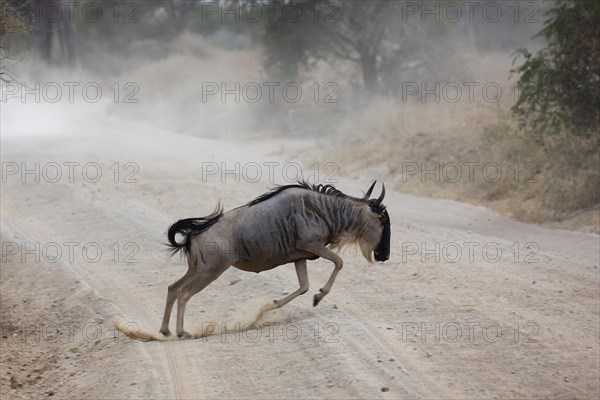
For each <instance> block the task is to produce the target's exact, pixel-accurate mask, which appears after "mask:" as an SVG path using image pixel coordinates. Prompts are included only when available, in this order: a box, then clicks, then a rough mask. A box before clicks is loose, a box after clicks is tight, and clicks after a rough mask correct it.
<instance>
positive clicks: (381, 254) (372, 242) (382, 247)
mask: <svg viewBox="0 0 600 400" xmlns="http://www.w3.org/2000/svg"><path fill="white" fill-rule="evenodd" d="M376 182H377V181H375V182H373V184H372V185H371V187H370V188H369V190H367V192H366V193H365V195H364V197H363V200H367V201H368V202H367V204H368V206H369V210H370V211H371V212H372V213H373V215H372V217H373V218H374V220H375V221H376V223H375V224H374V225H375V226H376V227H377V228H376V229H371V230H370V231H369V232H365V235H364V237H363V240H364V241H363V243H361V250H362V252H363V255H365V257H366V258H367V259H370V257H367V254H364V253H365V252H367V253H370V251H371V249H372V251H373V254H374V255H375V260H376V261H386V260H388V259H389V258H390V238H391V229H390V216H389V215H388V212H387V210H386V209H385V208H386V206H384V205H383V204H382V201H383V198H384V197H385V185H383V186H382V189H381V194H380V195H379V197H378V198H377V199H369V197H370V196H371V193H372V192H373V188H374V187H375V183H376ZM368 247H370V249H369V248H368ZM369 256H370V254H369Z"/></svg>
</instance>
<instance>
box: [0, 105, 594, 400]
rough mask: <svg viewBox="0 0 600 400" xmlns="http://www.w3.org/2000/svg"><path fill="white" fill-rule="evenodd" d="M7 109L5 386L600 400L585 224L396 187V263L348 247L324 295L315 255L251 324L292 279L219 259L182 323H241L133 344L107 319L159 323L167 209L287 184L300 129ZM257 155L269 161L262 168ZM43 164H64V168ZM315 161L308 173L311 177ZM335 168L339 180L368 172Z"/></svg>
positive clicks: (97, 392)
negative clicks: (205, 126)
mask: <svg viewBox="0 0 600 400" xmlns="http://www.w3.org/2000/svg"><path fill="white" fill-rule="evenodd" d="M70 112H72V111H71V110H70ZM6 115H7V114H5V112H4V111H3V115H2V117H3V121H2V125H3V126H2V128H3V131H2V134H3V136H2V162H3V183H2V220H1V221H2V230H1V234H2V267H1V283H0V284H1V286H0V289H1V296H2V298H1V300H2V301H1V310H0V311H1V318H2V319H1V323H2V339H1V344H0V346H1V364H0V370H1V371H0V384H1V386H0V389H1V391H2V396H3V397H4V398H23V399H24V398H46V397H49V396H53V397H55V398H250V397H255V398H274V399H275V398H277V399H279V398H323V397H327V398H390V399H391V398H394V399H396V398H542V397H550V398H597V397H598V396H599V395H600V387H599V385H600V383H599V382H600V380H599V376H600V366H599V362H600V361H599V360H600V351H599V343H600V340H599V339H600V337H599V321H600V316H599V270H598V265H599V253H600V249H599V240H598V236H597V235H594V234H585V233H577V232H568V231H561V230H551V229H548V228H544V227H539V226H535V225H529V224H524V223H520V222H515V221H512V220H510V219H507V218H505V217H501V216H499V215H497V214H495V213H493V212H491V211H489V210H486V209H484V208H480V207H474V206H470V205H466V204H461V203H457V202H452V201H443V200H431V199H425V198H417V197H412V196H407V195H403V194H400V193H394V192H390V193H389V194H388V195H387V197H386V201H385V203H386V204H387V205H388V210H389V213H390V217H391V219H392V230H393V232H392V242H393V243H392V256H391V259H390V260H389V261H388V262H386V263H383V264H374V265H371V266H369V265H368V264H367V262H366V261H365V260H364V259H361V258H360V257H359V256H358V255H357V253H356V252H355V251H353V250H349V251H347V252H346V253H345V254H344V259H345V267H344V269H343V271H342V272H341V273H340V275H339V278H338V280H337V282H336V284H335V285H334V288H333V291H332V292H331V293H330V294H329V295H328V296H327V297H326V298H325V299H324V300H323V301H322V302H321V304H320V305H319V306H318V307H317V308H313V307H312V294H314V293H315V291H317V290H318V288H319V287H321V286H322V285H323V283H324V282H325V281H326V279H327V277H328V276H329V273H330V272H331V265H329V264H328V263H326V262H312V263H309V278H310V282H311V290H310V291H309V294H307V295H305V296H302V297H300V298H298V299H296V300H294V301H293V302H291V303H290V304H289V305H287V306H286V307H284V308H283V309H281V310H277V311H274V312H271V313H269V314H267V315H266V316H264V317H263V318H262V319H261V320H260V321H258V322H257V323H256V324H254V325H249V324H250V323H251V322H254V321H255V317H256V314H257V313H258V310H259V309H260V307H261V306H262V305H263V304H265V303H267V302H270V301H271V300H273V299H275V298H279V297H281V295H282V293H287V292H291V291H293V290H295V289H296V287H297V284H298V283H297V279H296V276H295V271H294V268H293V267H292V266H291V265H290V266H283V267H280V268H277V269H275V270H272V271H268V272H265V273H261V274H259V275H256V274H251V273H246V272H242V271H238V270H235V269H233V268H232V269H230V270H228V271H227V272H226V273H225V274H224V275H223V276H222V277H221V278H220V279H219V280H217V281H216V282H215V283H213V284H212V285H210V286H209V287H208V288H207V289H206V290H205V291H203V292H201V293H200V294H198V295H197V296H196V297H194V298H193V299H192V300H191V301H190V303H189V304H188V307H187V313H186V317H187V318H186V327H187V328H188V330H189V331H192V332H199V331H201V330H202V329H203V328H206V326H209V325H210V326H217V327H219V328H221V327H222V324H225V327H226V328H227V329H232V328H235V326H236V323H238V324H240V325H239V326H240V327H241V328H242V332H238V333H228V334H216V335H213V336H210V337H207V338H203V339H197V340H189V341H178V340H167V341H154V342H142V341H138V340H131V339H128V338H126V337H125V336H124V335H122V334H121V333H119V332H117V331H115V330H114V327H113V324H114V323H115V322H118V323H121V324H128V326H129V327H132V328H135V327H137V328H138V329H142V330H144V331H148V332H154V333H156V332H157V331H158V328H159V325H160V321H161V317H162V312H163V307H164V300H165V296H166V291H167V286H168V285H169V284H171V283H172V282H174V281H175V280H176V279H177V278H179V277H180V276H181V275H182V274H183V273H184V272H185V270H186V266H185V262H184V261H183V260H181V259H180V258H179V257H173V258H170V257H169V254H168V252H167V251H166V250H165V247H164V246H163V243H164V242H165V241H166V236H165V233H166V229H167V228H168V226H169V224H170V223H172V222H174V221H175V220H176V219H178V218H182V217H191V216H202V215H206V214H209V213H210V212H211V211H212V210H213V208H214V207H215V205H216V202H217V200H219V199H220V200H222V201H223V203H224V205H225V207H226V208H232V207H235V206H238V205H240V204H243V203H245V202H247V201H249V200H251V199H252V198H254V197H255V196H257V195H259V194H261V193H263V192H264V191H265V190H266V189H267V188H269V187H270V186H272V184H273V183H285V182H286V181H285V179H284V178H285V176H284V175H282V174H283V169H282V166H284V164H281V163H283V162H284V161H287V162H289V161H293V160H294V159H295V154H296V149H297V148H298V146H299V143H298V141H297V140H296V141H294V140H282V139H279V140H264V139H263V140H260V141H259V140H256V141H252V142H231V141H221V140H208V139H202V138H194V137H187V136H178V135H174V134H172V133H169V132H164V131H161V130H160V129H157V128H154V127H152V126H146V125H144V124H143V123H142V122H135V123H133V122H129V123H126V122H123V121H121V120H117V119H112V118H110V117H104V118H101V119H99V118H91V119H86V118H88V117H89V114H86V113H85V110H83V111H82V112H81V113H73V114H72V116H71V118H70V119H69V121H71V122H70V123H66V125H65V126H47V127H46V129H45V130H44V129H42V130H41V131H40V129H39V128H33V127H30V126H29V125H27V124H26V123H17V122H18V121H17V120H18V118H17V116H16V114H13V117H10V118H7V117H6ZM30 115H33V114H30ZM11 118H12V119H11ZM63 121H64V120H63ZM82 121H83V122H85V121H87V123H85V124H82ZM69 124H72V125H69ZM82 126H83V127H84V128H82ZM304 144H305V143H304ZM266 161H272V162H279V163H280V164H279V166H278V167H277V168H275V169H274V170H273V176H272V177H269V176H268V172H269V169H268V167H266V166H265V165H264V164H263V163H264V162H266ZM36 162H37V163H40V182H39V183H37V182H35V175H34V174H29V175H25V176H24V177H22V176H21V174H20V172H18V173H16V174H15V175H10V174H8V173H7V171H8V170H7V168H12V167H11V166H13V164H10V165H9V164H7V163H16V164H17V165H18V166H19V168H22V167H23V166H25V167H27V168H29V169H32V168H35V167H34V165H35V163H36ZM69 162H77V163H79V165H78V166H77V165H74V164H70V165H74V178H73V182H70V181H69V180H70V179H69V176H68V172H69V171H68V166H66V165H65V164H64V163H69ZM207 162H208V163H217V164H218V165H220V164H221V163H225V166H227V167H228V168H232V169H233V168H234V166H235V163H236V162H238V163H240V167H241V170H240V173H238V174H235V173H231V174H228V175H225V176H221V174H218V173H217V174H215V175H210V176H208V177H206V176H204V177H203V163H207ZM251 162H254V163H257V164H258V165H259V166H261V169H260V170H261V172H262V175H263V176H262V179H260V180H258V181H257V182H254V183H253V182H250V180H253V179H252V178H254V176H255V173H254V172H252V171H250V170H248V169H247V170H246V173H244V172H243V167H244V166H245V165H250V164H248V163H251ZM326 162H327V160H322V164H321V165H322V166H323V165H324V164H325V163H326ZM22 163H24V164H22ZM51 163H58V164H59V165H60V166H61V170H62V177H61V178H60V179H58V181H57V182H51V181H53V180H55V177H56V174H55V172H54V170H52V168H53V166H54V164H51ZM89 163H98V165H99V166H100V169H101V171H102V177H101V178H99V180H98V182H96V183H91V182H87V181H86V179H84V178H83V177H82V169H83V166H85V165H91V167H88V169H87V171H86V172H87V174H86V175H85V177H86V178H87V180H94V177H95V173H94V166H95V164H89ZM115 163H119V164H118V165H117V166H115ZM126 163H133V164H126ZM207 165H208V164H204V169H205V171H204V172H206V167H207ZM211 165H213V164H211ZM44 168H45V172H42V171H44ZM115 170H118V171H119V172H120V173H119V176H118V177H116V179H115ZM327 172H329V171H324V170H323V169H322V168H321V178H324V177H325V175H326V174H327ZM342 172H343V169H342ZM132 173H133V176H130V174H132ZM236 175H237V178H240V179H239V182H236ZM292 175H293V172H291V171H290V170H288V171H287V175H286V176H292ZM4 178H5V179H4ZM244 178H251V179H244ZM269 178H272V179H269ZM335 178H337V179H338V180H339V181H340V182H339V184H337V187H338V188H339V189H341V190H342V191H345V192H347V193H350V194H356V195H358V194H360V193H361V191H362V190H364V189H365V188H366V187H367V186H368V184H370V182H356V181H353V180H351V179H348V178H344V177H343V176H342V175H339V174H338V175H337V176H335ZM373 178H376V177H373ZM115 180H116V181H117V182H115ZM130 180H137V182H129V183H128V182H127V181H130ZM270 180H272V181H273V182H272V183H271V182H270ZM36 246H37V247H36ZM436 246H437V247H436ZM70 249H73V252H72V255H71V254H69V253H70V251H69V250H70ZM98 249H101V254H100V253H97V251H98ZM117 249H118V250H117ZM436 249H438V250H436ZM58 251H60V252H61V254H60V255H58ZM459 252H460V254H459ZM173 324H174V319H172V325H171V328H172V329H173V328H174V325H173ZM244 328H250V329H247V330H243V329H244Z"/></svg>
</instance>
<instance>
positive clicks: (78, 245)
mask: <svg viewBox="0 0 600 400" xmlns="http://www.w3.org/2000/svg"><path fill="white" fill-rule="evenodd" d="M139 250H140V246H139V244H138V243H136V242H123V243H120V242H111V243H103V244H101V243H98V242H24V241H3V242H2V263H11V262H12V263H14V262H20V263H36V264H39V263H44V264H56V263H58V262H64V263H69V264H72V263H81V262H84V263H92V264H95V263H115V264H119V263H121V264H137V263H138V262H139V260H138V259H137V257H136V255H137V254H138V252H139Z"/></svg>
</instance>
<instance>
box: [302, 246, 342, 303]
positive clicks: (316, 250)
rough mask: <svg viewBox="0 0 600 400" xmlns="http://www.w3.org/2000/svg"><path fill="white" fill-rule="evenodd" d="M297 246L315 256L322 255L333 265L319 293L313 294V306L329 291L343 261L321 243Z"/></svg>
mask: <svg viewBox="0 0 600 400" xmlns="http://www.w3.org/2000/svg"><path fill="white" fill-rule="evenodd" d="M298 247H299V248H300V250H304V251H308V252H310V253H312V254H314V255H316V256H319V257H323V258H325V259H327V260H329V261H331V262H332V263H333V265H334V268H333V272H332V273H331V276H330V277H329V279H328V280H327V283H326V284H325V286H323V287H322V288H321V289H320V290H319V293H317V294H315V297H314V299H313V306H314V307H316V306H317V304H319V302H320V301H321V300H323V297H325V295H327V293H329V292H330V291H331V287H332V286H333V282H335V278H336V277H337V274H338V273H339V272H340V270H341V269H342V267H343V266H344V262H343V261H342V258H341V257H340V256H338V255H337V254H335V253H334V252H333V251H331V250H329V249H328V248H327V247H325V246H323V245H321V244H316V243H311V244H308V245H303V246H298Z"/></svg>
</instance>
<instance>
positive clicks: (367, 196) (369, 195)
mask: <svg viewBox="0 0 600 400" xmlns="http://www.w3.org/2000/svg"><path fill="white" fill-rule="evenodd" d="M376 183H377V181H374V182H373V184H372V185H371V187H370V188H369V190H367V193H365V195H364V196H363V199H364V200H369V197H371V193H373V188H374V187H375V184H376Z"/></svg>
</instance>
